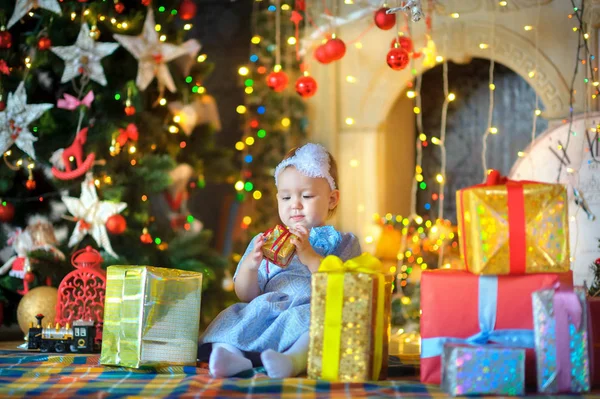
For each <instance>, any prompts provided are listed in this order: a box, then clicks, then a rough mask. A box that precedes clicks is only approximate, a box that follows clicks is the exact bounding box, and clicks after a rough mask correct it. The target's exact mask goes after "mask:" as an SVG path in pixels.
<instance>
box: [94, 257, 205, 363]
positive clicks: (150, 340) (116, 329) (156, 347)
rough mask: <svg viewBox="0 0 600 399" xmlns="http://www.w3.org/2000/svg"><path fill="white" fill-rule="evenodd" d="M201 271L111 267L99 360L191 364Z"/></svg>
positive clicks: (195, 350) (195, 343)
mask: <svg viewBox="0 0 600 399" xmlns="http://www.w3.org/2000/svg"><path fill="white" fill-rule="evenodd" d="M201 290H202V273H196V272H188V271H182V270H175V269H166V268H160V267H150V266H110V267H108V269H107V273H106V299H105V304H104V328H103V331H102V353H101V356H100V363H101V364H105V365H113V366H124V367H132V368H140V367H144V366H147V367H156V366H172V365H195V364H196V357H197V351H198V335H199V328H200V298H201Z"/></svg>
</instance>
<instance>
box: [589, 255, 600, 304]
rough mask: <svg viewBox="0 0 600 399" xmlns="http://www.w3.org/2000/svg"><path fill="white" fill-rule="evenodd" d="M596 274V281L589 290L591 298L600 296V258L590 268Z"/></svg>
mask: <svg viewBox="0 0 600 399" xmlns="http://www.w3.org/2000/svg"><path fill="white" fill-rule="evenodd" d="M590 269H592V272H593V273H594V281H593V282H592V286H591V287H590V289H589V294H590V296H600V258H598V259H596V260H595V261H594V263H592V265H591V266H590Z"/></svg>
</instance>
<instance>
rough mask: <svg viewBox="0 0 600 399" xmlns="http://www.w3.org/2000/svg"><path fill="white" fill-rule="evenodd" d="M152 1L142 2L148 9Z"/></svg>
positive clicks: (145, 0)
mask: <svg viewBox="0 0 600 399" xmlns="http://www.w3.org/2000/svg"><path fill="white" fill-rule="evenodd" d="M151 2H152V1H151V0H142V5H144V6H146V7H148V6H149V5H150V3H151Z"/></svg>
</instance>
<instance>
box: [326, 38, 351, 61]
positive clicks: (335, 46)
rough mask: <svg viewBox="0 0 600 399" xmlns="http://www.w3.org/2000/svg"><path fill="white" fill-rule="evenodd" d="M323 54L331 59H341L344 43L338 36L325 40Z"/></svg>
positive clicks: (344, 47) (344, 50) (344, 51)
mask: <svg viewBox="0 0 600 399" xmlns="http://www.w3.org/2000/svg"><path fill="white" fill-rule="evenodd" d="M325 54H327V58H329V59H330V60H332V61H337V60H339V59H341V58H342V57H343V56H344V54H346V43H344V41H343V40H342V39H340V38H338V37H336V38H333V39H329V40H327V43H325Z"/></svg>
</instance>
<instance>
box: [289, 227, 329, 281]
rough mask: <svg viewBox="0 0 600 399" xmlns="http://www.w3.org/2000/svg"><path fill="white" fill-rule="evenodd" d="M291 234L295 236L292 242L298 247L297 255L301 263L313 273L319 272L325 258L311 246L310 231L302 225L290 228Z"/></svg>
mask: <svg viewBox="0 0 600 399" xmlns="http://www.w3.org/2000/svg"><path fill="white" fill-rule="evenodd" d="M290 232H291V233H292V234H294V235H295V237H292V238H291V242H292V244H294V246H295V247H296V253H297V254H298V259H300V262H301V263H303V264H304V265H306V266H307V267H308V268H309V269H310V271H311V272H313V273H314V272H316V271H317V270H319V265H320V264H321V260H323V257H322V256H320V255H319V254H318V253H316V252H315V250H314V249H313V247H312V245H310V241H309V239H308V237H309V231H308V229H307V228H306V227H304V226H302V225H296V227H290Z"/></svg>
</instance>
